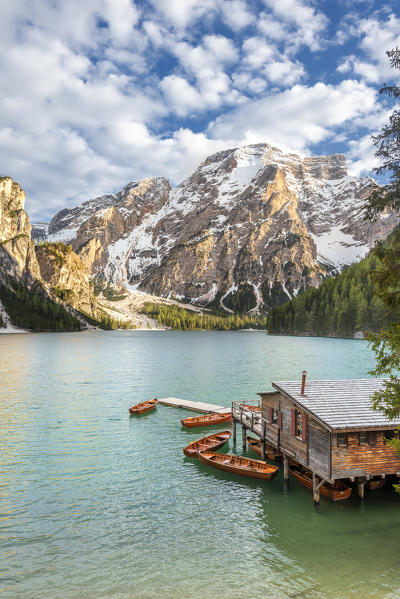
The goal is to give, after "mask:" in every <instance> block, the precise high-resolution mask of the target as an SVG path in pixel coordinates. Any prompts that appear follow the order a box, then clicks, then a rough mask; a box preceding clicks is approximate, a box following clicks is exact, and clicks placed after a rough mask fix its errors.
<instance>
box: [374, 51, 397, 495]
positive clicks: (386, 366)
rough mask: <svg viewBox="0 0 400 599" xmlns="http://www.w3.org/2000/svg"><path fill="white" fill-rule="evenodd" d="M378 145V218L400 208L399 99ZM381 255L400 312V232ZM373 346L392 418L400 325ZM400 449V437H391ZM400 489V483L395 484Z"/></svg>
mask: <svg viewBox="0 0 400 599" xmlns="http://www.w3.org/2000/svg"><path fill="white" fill-rule="evenodd" d="M387 55H388V57H389V61H390V64H391V66H392V67H393V68H395V69H400V50H399V49H398V48H397V47H396V49H394V50H389V51H388V52H387ZM380 93H382V94H386V95H387V96H389V97H390V98H392V99H393V100H397V99H398V98H399V97H400V88H399V87H397V86H393V85H390V86H388V85H385V86H384V87H383V88H382V89H381V90H380ZM372 139H373V141H374V144H375V146H376V148H377V150H376V156H377V157H378V158H380V160H381V165H380V166H379V167H378V168H377V169H376V172H377V173H378V174H379V173H385V174H387V175H388V176H389V183H388V184H387V185H384V186H382V187H381V188H375V190H374V191H373V192H372V194H371V195H370V197H369V198H368V201H367V204H366V218H369V219H375V218H377V217H378V215H379V214H380V213H381V212H383V211H386V210H391V211H395V212H398V211H399V210H400V106H399V104H398V103H397V104H396V105H395V108H394V110H393V112H392V114H391V116H390V118H389V122H388V124H387V125H385V126H384V127H383V129H382V131H381V132H380V133H379V134H378V135H376V136H373V138H372ZM374 253H375V255H376V256H377V257H378V258H379V264H380V267H379V268H378V269H376V271H375V272H374V274H373V276H374V278H375V281H376V284H377V290H378V296H379V297H380V299H381V301H383V303H384V304H385V305H386V306H388V307H389V308H391V309H393V310H395V311H396V312H397V313H399V308H400V233H399V232H398V231H396V232H395V234H394V235H393V236H392V237H391V239H390V243H388V244H383V243H380V244H378V245H377V246H376V249H375V250H374ZM370 340H371V343H372V349H373V350H374V352H375V356H376V367H375V369H374V370H373V371H372V372H371V374H375V375H378V376H381V375H384V376H385V377H386V380H385V382H384V384H383V386H382V389H381V390H380V391H378V392H376V393H375V394H374V395H373V398H372V405H373V407H374V409H376V410H380V411H381V412H383V413H384V414H386V416H387V417H388V418H390V419H393V418H396V417H398V416H400V378H399V376H398V373H399V371H400V325H399V324H398V323H393V324H392V325H391V326H389V327H388V328H386V329H385V330H383V331H381V332H380V333H379V334H376V335H371V336H370ZM389 443H390V444H392V445H393V446H394V447H395V448H396V450H397V451H398V452H400V441H399V440H398V439H392V440H391V441H389ZM395 486H396V490H397V491H398V492H400V485H395Z"/></svg>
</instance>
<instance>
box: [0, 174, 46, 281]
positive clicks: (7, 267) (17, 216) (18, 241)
mask: <svg viewBox="0 0 400 599" xmlns="http://www.w3.org/2000/svg"><path fill="white" fill-rule="evenodd" d="M24 204H25V193H24V191H23V190H22V189H21V187H20V186H19V185H18V183H16V182H15V181H13V180H12V179H11V178H10V177H3V178H1V179H0V281H3V282H4V281H5V280H6V279H7V277H12V278H13V279H16V280H18V281H20V282H21V283H23V284H24V285H26V286H27V287H31V286H32V285H33V284H34V282H35V281H36V280H37V279H38V278H40V270H39V265H38V263H37V260H36V254H35V247H34V244H33V242H32V241H31V224H30V222H29V217H28V215H27V213H26V212H25V210H24Z"/></svg>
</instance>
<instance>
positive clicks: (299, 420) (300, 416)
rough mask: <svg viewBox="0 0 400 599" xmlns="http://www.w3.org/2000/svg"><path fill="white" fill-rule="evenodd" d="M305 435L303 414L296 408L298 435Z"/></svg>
mask: <svg viewBox="0 0 400 599" xmlns="http://www.w3.org/2000/svg"><path fill="white" fill-rule="evenodd" d="M302 436H303V414H302V413H301V412H299V411H298V410H296V437H302Z"/></svg>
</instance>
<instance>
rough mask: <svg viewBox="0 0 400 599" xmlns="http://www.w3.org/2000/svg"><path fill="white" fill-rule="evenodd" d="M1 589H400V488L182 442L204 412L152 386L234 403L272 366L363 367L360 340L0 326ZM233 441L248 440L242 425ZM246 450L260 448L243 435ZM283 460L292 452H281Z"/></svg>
mask: <svg viewBox="0 0 400 599" xmlns="http://www.w3.org/2000/svg"><path fill="white" fill-rule="evenodd" d="M0 356H1V357H0V380H1V386H0V402H1V408H2V409H1V416H0V418H1V429H2V433H1V436H0V447H1V456H2V457H1V461H2V465H1V474H0V485H1V486H0V504H1V510H0V511H1V524H0V533H1V545H2V549H3V551H2V555H1V558H0V561H1V567H0V587H1V589H2V592H3V597H10V598H11V597H12V598H14V597H18V598H23V599H25V598H28V597H29V598H30V599H31V598H39V597H40V598H41V597H44V596H51V597H52V598H55V599H58V598H61V597H63V598H68V599H77V598H78V597H80V598H90V599H92V598H99V597H104V598H108V597H110V598H115V599H117V598H118V599H120V598H124V599H125V598H132V599H133V598H135V599H137V598H140V599H141V598H143V599H153V598H156V597H163V598H164V597H165V598H166V599H172V598H174V599H176V598H177V599H179V598H187V599H192V598H193V599H195V598H200V599H201V598H203V597H204V598H205V597H210V596H212V597H214V596H219V597H221V599H228V598H232V597H236V596H242V595H247V596H249V597H252V598H258V597H260V598H261V597H263V598H265V597H271V598H272V599H274V598H278V599H280V598H282V599H283V598H286V597H304V598H312V599H313V598H322V597H325V598H326V597H328V598H334V597H335V598H338V597H343V598H347V597H352V598H353V597H354V598H357V599H359V598H361V597H366V598H375V597H380V598H382V597H384V598H389V597H390V598H392V597H400V568H399V567H398V539H399V533H400V518H399V513H400V512H399V507H400V497H399V496H398V495H396V494H395V493H394V491H393V490H392V488H391V487H390V485H389V484H386V485H385V487H383V488H382V489H379V490H377V491H374V492H368V493H367V494H366V498H365V500H364V502H362V501H361V500H360V499H359V498H358V497H357V495H356V493H354V492H353V495H352V497H351V499H350V500H349V501H346V502H342V503H333V502H330V501H328V500H326V499H321V505H320V508H319V510H314V508H313V502H312V494H311V492H310V491H308V490H306V489H305V488H303V487H302V486H301V485H300V484H298V483H297V481H295V480H293V479H292V480H291V481H290V485H289V488H288V489H284V485H283V475H282V472H279V474H278V476H277V477H276V478H275V479H274V480H272V481H257V480H251V479H247V478H241V477H239V476H235V475H229V474H228V473H224V472H221V471H218V470H214V469H211V468H209V467H207V466H205V465H202V464H200V463H199V461H198V460H194V459H190V458H186V457H185V456H184V454H183V452H182V448H183V447H184V446H186V445H187V444H188V443H189V442H190V441H192V440H195V439H196V438H198V437H201V436H203V435H204V434H207V432H208V431H210V432H211V431H216V430H223V429H224V428H228V427H227V426H224V425H222V426H221V427H220V429H218V428H215V427H213V428H212V429H207V428H200V429H191V430H190V429H184V428H183V427H182V426H181V424H180V420H181V418H185V417H188V416H191V415H193V413H192V412H188V411H187V410H179V409H175V408H171V407H166V406H162V405H158V406H157V408H156V409H155V410H154V411H152V412H149V413H147V414H145V415H143V416H140V417H130V416H129V414H128V408H129V407H130V406H131V405H132V404H134V403H138V402H140V401H143V400H145V399H150V398H152V397H168V396H174V397H181V398H184V399H191V400H194V401H204V402H209V403H213V404H219V405H222V406H226V407H228V408H229V407H230V405H231V402H232V401H233V400H235V401H237V400H238V401H246V402H248V401H253V400H257V399H258V396H257V395H256V393H257V392H260V391H267V390H269V389H271V381H273V380H297V379H298V380H299V385H300V378H301V371H302V370H303V369H306V370H307V371H308V377H309V378H310V379H346V378H353V379H354V378H365V377H368V376H369V375H368V371H369V370H371V369H372V368H373V365H374V360H373V354H372V352H371V350H370V348H369V347H368V344H367V343H366V342H365V341H361V340H351V339H322V338H310V337H303V338H302V337H276V336H268V335H267V334H265V333H264V332H244V331H242V332H176V331H117V332H104V331H90V332H86V333H63V334H54V333H53V334H35V335H33V334H32V335H2V336H0ZM222 451H226V452H228V451H233V452H235V453H238V454H242V447H241V440H240V435H238V440H237V442H236V444H234V443H233V441H232V440H230V441H229V443H227V444H226V445H225V446H224V447H223V449H222ZM247 455H249V457H256V456H255V455H254V454H252V452H251V450H248V454H247ZM281 470H282V469H281Z"/></svg>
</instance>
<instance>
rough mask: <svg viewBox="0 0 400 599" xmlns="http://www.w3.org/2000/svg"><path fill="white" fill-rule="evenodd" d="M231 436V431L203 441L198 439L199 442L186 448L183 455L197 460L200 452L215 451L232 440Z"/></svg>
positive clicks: (210, 436)
mask: <svg viewBox="0 0 400 599" xmlns="http://www.w3.org/2000/svg"><path fill="white" fill-rule="evenodd" d="M231 434H232V433H231V431H222V433H214V434H213V435H208V436H207V437H203V438H202V439H197V441H192V442H191V443H190V445H188V446H187V447H184V449H183V453H184V454H185V455H187V456H188V458H197V457H198V453H199V451H206V450H210V449H213V450H214V449H219V448H220V447H222V445H223V444H224V443H226V442H227V441H228V440H229V439H230V438H231Z"/></svg>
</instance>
